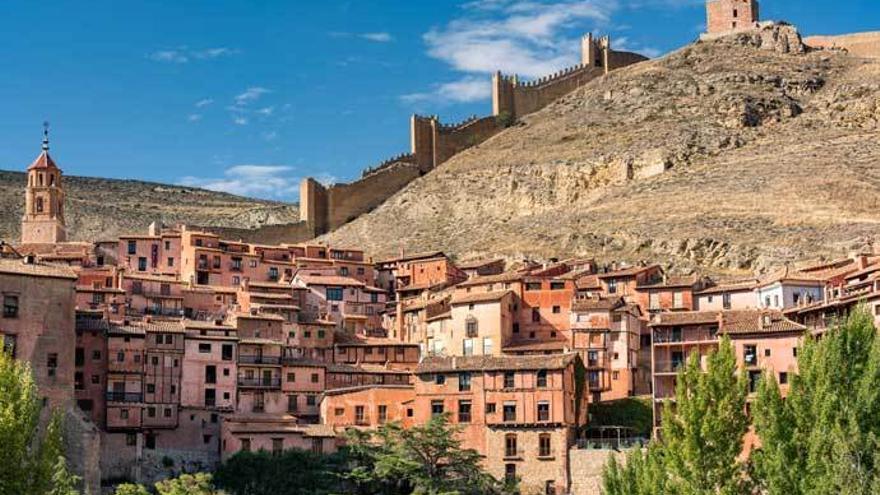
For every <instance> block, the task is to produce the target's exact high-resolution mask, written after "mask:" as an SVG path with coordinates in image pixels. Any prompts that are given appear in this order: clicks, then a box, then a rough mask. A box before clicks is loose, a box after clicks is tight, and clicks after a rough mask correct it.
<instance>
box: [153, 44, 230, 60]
mask: <svg viewBox="0 0 880 495" xmlns="http://www.w3.org/2000/svg"><path fill="white" fill-rule="evenodd" d="M236 53H239V51H238V50H237V49H235V48H227V47H216V48H206V49H203V50H193V49H191V48H189V47H186V46H180V47H177V48H172V49H168V50H157V51H155V52H153V53H151V54H149V55H148V56H147V58H149V59H150V60H153V61H155V62H165V63H175V64H185V63H187V62H190V61H191V60H211V59H215V58H220V57H225V56H228V55H234V54H236Z"/></svg>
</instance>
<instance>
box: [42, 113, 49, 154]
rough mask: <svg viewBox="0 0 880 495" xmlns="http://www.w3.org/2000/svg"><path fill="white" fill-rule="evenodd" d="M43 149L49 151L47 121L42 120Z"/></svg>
mask: <svg viewBox="0 0 880 495" xmlns="http://www.w3.org/2000/svg"><path fill="white" fill-rule="evenodd" d="M43 151H49V121H48V120H47V121H44V122H43Z"/></svg>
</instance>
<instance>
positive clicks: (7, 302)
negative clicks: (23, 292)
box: [3, 295, 18, 318]
mask: <svg viewBox="0 0 880 495" xmlns="http://www.w3.org/2000/svg"><path fill="white" fill-rule="evenodd" d="M3 317H4V318H17V317H18V296H12V295H6V296H3Z"/></svg>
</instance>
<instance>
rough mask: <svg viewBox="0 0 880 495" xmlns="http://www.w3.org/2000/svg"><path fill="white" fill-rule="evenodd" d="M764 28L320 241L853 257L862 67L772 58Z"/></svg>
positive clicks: (879, 200) (774, 41)
mask: <svg viewBox="0 0 880 495" xmlns="http://www.w3.org/2000/svg"><path fill="white" fill-rule="evenodd" d="M774 29H776V31H770V32H764V33H763V34H762V35H757V34H755V35H750V34H744V35H737V36H733V37H727V38H724V39H720V40H715V41H710V42H700V43H696V44H693V45H690V46H687V47H685V48H683V49H681V50H679V51H677V52H674V53H672V54H670V55H668V56H666V57H664V58H662V59H658V60H652V61H649V62H644V63H641V64H637V65H634V66H631V67H628V68H625V69H621V70H619V71H615V72H613V73H612V74H610V75H608V76H606V77H605V78H603V79H600V80H596V81H593V82H591V83H589V84H588V85H586V86H584V87H582V88H580V89H579V90H576V91H575V92H573V93H571V94H569V95H568V96H566V97H563V98H561V99H560V100H558V101H557V102H555V103H554V104H552V105H550V106H548V107H546V108H545V109H543V110H541V111H539V112H537V113H534V114H532V115H529V116H527V117H525V118H523V119H521V121H520V122H518V123H517V124H516V125H515V126H513V127H512V128H510V129H507V130H506V131H504V132H502V133H500V134H499V135H497V136H495V137H493V138H492V139H490V140H488V141H486V142H485V143H483V144H481V145H479V146H477V147H474V148H472V149H470V150H468V151H466V152H463V153H461V154H459V155H457V156H455V157H454V158H452V159H451V160H449V161H448V162H446V163H445V164H443V165H442V166H440V167H439V168H438V169H436V170H434V171H432V172H431V173H429V174H427V175H425V176H423V177H421V178H419V179H417V180H416V181H414V182H412V183H411V184H410V185H409V186H408V187H406V188H405V189H404V190H402V191H401V192H399V193H398V194H396V195H395V196H393V197H392V198H391V199H390V200H388V201H387V202H386V203H384V204H383V205H382V206H380V207H379V208H377V209H376V210H374V211H373V212H371V213H370V214H368V215H365V216H362V217H361V218H359V219H357V220H355V221H353V222H351V223H349V224H347V225H345V226H343V227H342V228H340V229H338V230H337V231H335V232H333V233H331V234H329V235H327V236H325V238H324V239H325V240H328V241H331V242H335V243H343V244H350V245H359V246H363V247H364V248H365V249H367V250H368V251H370V252H372V253H373V254H376V255H389V254H394V253H397V252H398V250H399V249H400V248H401V247H405V248H407V249H408V250H411V251H422V250H430V249H443V250H445V251H446V252H448V253H450V254H453V255H455V256H458V257H460V258H471V257H477V256H484V255H495V254H501V255H504V256H508V257H510V258H517V257H523V256H533V257H544V258H546V257H552V256H569V255H584V256H595V257H597V258H599V259H611V258H617V259H627V260H631V261H635V260H639V259H653V260H659V261H662V262H665V263H668V264H670V265H674V266H675V267H678V268H681V269H685V270H686V269H688V268H690V267H693V266H694V265H697V264H699V265H702V266H705V267H710V268H712V269H715V270H718V271H731V272H735V271H751V270H763V269H766V267H767V266H769V265H770V264H772V263H778V262H782V261H787V260H797V259H803V258H811V257H819V256H831V255H836V254H839V253H846V252H847V251H849V250H852V249H857V248H861V247H863V246H865V245H866V244H868V243H871V242H873V241H874V240H875V239H877V238H878V237H880V235H878V234H880V228H878V221H880V169H878V165H880V140H878V138H880V63H878V61H877V60H874V61H870V60H867V59H859V58H856V57H853V56H849V55H847V54H845V53H841V52H832V51H828V52H823V51H814V52H810V53H785V52H787V51H791V50H789V48H791V47H790V46H789V45H788V44H787V43H786V40H785V36H784V35H785V34H786V33H785V32H784V30H790V29H792V28H778V27H777V28H774ZM780 29H782V30H783V32H781V33H780V32H779V30H780ZM789 34H790V33H789ZM762 43H763V45H764V48H758V47H757V46H756V45H760V44H762ZM768 46H769V47H771V48H775V49H766V48H768ZM798 48H800V47H799V46H798Z"/></svg>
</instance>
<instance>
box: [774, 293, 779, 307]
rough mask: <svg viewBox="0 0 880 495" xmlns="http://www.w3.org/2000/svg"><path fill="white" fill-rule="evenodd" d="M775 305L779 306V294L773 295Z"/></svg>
mask: <svg viewBox="0 0 880 495" xmlns="http://www.w3.org/2000/svg"><path fill="white" fill-rule="evenodd" d="M773 306H774V307H777V308H778V307H779V295H778V294H775V295H774V296H773Z"/></svg>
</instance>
